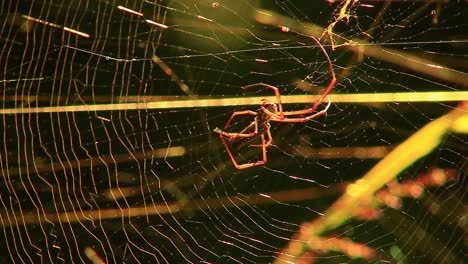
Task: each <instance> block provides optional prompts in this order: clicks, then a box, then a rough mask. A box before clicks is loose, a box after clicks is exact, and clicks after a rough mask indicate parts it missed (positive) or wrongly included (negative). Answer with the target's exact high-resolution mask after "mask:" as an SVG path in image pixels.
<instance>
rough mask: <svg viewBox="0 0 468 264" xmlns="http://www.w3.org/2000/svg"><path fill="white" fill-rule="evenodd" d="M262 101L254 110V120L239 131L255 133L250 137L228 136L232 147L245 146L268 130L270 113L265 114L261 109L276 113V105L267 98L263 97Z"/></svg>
mask: <svg viewBox="0 0 468 264" xmlns="http://www.w3.org/2000/svg"><path fill="white" fill-rule="evenodd" d="M262 102H263V103H262V106H261V107H260V108H259V109H257V111H256V112H257V115H256V116H255V119H254V121H252V122H251V123H250V124H249V125H248V126H247V127H245V128H244V129H242V131H241V132H239V133H240V134H250V133H255V135H253V136H252V137H231V138H229V143H230V144H231V147H232V149H234V150H238V149H240V148H241V147H242V146H245V145H247V144H248V143H250V142H253V141H257V140H258V139H259V138H260V137H261V136H264V135H265V134H266V133H267V131H269V130H270V128H271V125H270V120H271V115H269V114H267V113H266V112H265V111H263V109H265V110H268V111H270V112H272V113H275V114H276V112H277V111H278V107H277V106H276V104H275V103H273V102H271V101H269V100H267V99H263V100H262ZM253 146H256V145H253Z"/></svg>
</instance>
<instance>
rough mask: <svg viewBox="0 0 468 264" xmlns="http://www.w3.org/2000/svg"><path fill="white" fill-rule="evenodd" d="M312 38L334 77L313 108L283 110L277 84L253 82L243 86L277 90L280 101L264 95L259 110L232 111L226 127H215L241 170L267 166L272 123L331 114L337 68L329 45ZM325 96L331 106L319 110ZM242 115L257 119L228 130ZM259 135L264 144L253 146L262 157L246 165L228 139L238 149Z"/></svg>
mask: <svg viewBox="0 0 468 264" xmlns="http://www.w3.org/2000/svg"><path fill="white" fill-rule="evenodd" d="M311 39H312V40H313V41H314V42H315V43H316V44H317V45H318V47H319V48H320V50H321V51H322V53H323V54H324V55H325V58H326V60H327V63H328V66H329V68H330V74H331V80H330V82H329V84H328V86H327V88H326V89H325V91H324V92H323V93H322V96H320V98H319V99H318V100H317V101H316V102H315V103H314V104H313V105H312V107H310V108H307V109H303V110H296V111H283V105H282V103H281V94H280V92H279V89H278V88H277V87H275V86H273V85H269V84H265V83H255V84H250V85H247V86H244V87H242V89H249V88H252V87H265V88H269V89H271V90H273V92H274V93H275V95H276V101H277V102H276V103H274V102H272V101H271V100H268V99H266V98H263V99H262V100H261V104H260V108H259V109H257V111H251V110H246V111H236V112H234V113H232V115H231V118H229V120H228V121H227V122H226V124H225V125H224V130H222V129H220V128H215V129H214V132H216V133H218V134H219V136H220V138H221V141H222V142H223V145H224V147H225V148H226V151H227V153H228V155H229V157H230V158H231V160H232V163H233V164H234V166H235V167H236V168H237V169H238V170H242V169H247V168H251V167H254V166H258V165H263V164H265V163H266V162H267V154H266V148H267V147H268V146H270V145H271V142H272V141H273V138H272V136H271V132H270V128H271V125H270V122H284V123H303V122H307V121H309V120H311V119H314V118H316V117H319V116H322V115H325V114H326V113H327V110H328V108H329V107H330V105H331V101H330V99H329V98H328V97H327V95H328V93H329V92H330V90H331V89H332V88H333V86H334V85H335V82H336V78H335V71H334V70H333V65H332V63H331V61H330V57H329V56H328V53H327V52H326V51H325V48H324V47H323V46H322V45H321V44H320V42H319V41H318V40H317V39H316V38H314V37H311ZM325 97H327V98H328V103H327V105H326V106H325V108H324V109H322V110H320V111H318V112H315V110H317V108H318V106H319V105H320V104H321V103H322V102H323V99H325ZM314 112H315V113H314ZM240 115H251V116H253V117H254V121H252V122H251V123H250V124H249V125H248V126H247V127H245V128H244V129H242V130H241V131H240V132H227V131H225V130H227V129H228V127H229V125H230V124H231V122H232V120H233V119H234V117H236V116H240ZM265 135H266V137H267V139H266V140H265ZM258 137H260V140H261V144H251V145H250V146H251V147H261V148H262V159H261V160H258V161H255V162H250V163H244V164H239V163H237V161H236V159H235V158H234V155H233V154H232V152H231V150H230V147H229V145H228V144H227V142H226V139H225V138H227V139H228V140H229V143H230V145H231V147H232V148H234V149H236V148H237V147H238V146H240V145H241V144H244V143H246V142H249V141H251V140H254V139H257V138H258Z"/></svg>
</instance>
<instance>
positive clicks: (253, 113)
mask: <svg viewBox="0 0 468 264" xmlns="http://www.w3.org/2000/svg"><path fill="white" fill-rule="evenodd" d="M238 115H253V116H256V115H258V113H257V112H255V111H251V110H245V111H237V112H234V113H232V115H231V118H229V120H228V121H227V122H226V124H225V125H224V129H227V128H228V127H229V124H231V121H232V119H234V117H235V116H238Z"/></svg>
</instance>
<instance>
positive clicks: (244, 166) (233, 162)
mask: <svg viewBox="0 0 468 264" xmlns="http://www.w3.org/2000/svg"><path fill="white" fill-rule="evenodd" d="M219 135H220V137H221V141H222V142H223V145H224V147H225V148H226V151H227V153H228V155H229V157H230V158H231V161H232V164H234V167H236V169H238V170H243V169H248V168H251V167H255V166H258V165H262V164H265V163H266V162H267V155H266V144H265V137H264V136H263V135H262V136H261V138H262V160H259V161H256V162H250V163H245V164H238V163H237V161H236V159H235V158H234V155H232V152H231V150H230V149H229V147H228V145H227V143H226V140H225V139H224V137H223V136H222V134H219ZM270 136H271V135H270Z"/></svg>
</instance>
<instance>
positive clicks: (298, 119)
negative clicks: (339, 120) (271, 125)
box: [271, 97, 331, 123]
mask: <svg viewBox="0 0 468 264" xmlns="http://www.w3.org/2000/svg"><path fill="white" fill-rule="evenodd" d="M327 98H328V103H327V106H325V108H324V109H322V110H321V111H319V112H317V113H315V114H313V115H310V116H306V117H292V118H284V119H281V118H275V117H272V118H271V121H275V122H288V123H304V122H307V121H309V120H311V119H314V118H316V117H319V116H322V115H325V114H326V113H327V111H328V108H329V107H330V105H331V100H330V98H329V97H327ZM307 110H308V109H306V110H302V113H301V111H293V112H299V113H298V114H299V115H300V114H307V113H308V111H307ZM289 113H290V112H286V114H289Z"/></svg>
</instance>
